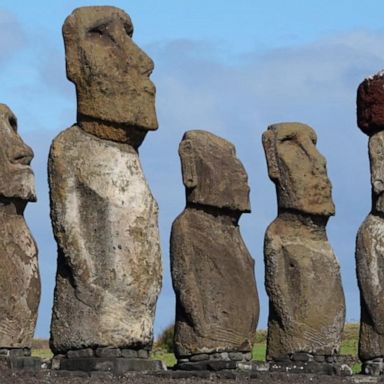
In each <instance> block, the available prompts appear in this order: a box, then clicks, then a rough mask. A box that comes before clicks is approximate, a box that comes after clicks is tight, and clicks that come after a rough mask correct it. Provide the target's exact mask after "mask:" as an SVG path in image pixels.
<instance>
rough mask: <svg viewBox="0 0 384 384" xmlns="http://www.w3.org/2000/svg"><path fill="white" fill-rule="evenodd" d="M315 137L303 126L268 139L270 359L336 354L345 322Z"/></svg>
mask: <svg viewBox="0 0 384 384" xmlns="http://www.w3.org/2000/svg"><path fill="white" fill-rule="evenodd" d="M315 144H316V134H315V132H314V130H313V129H312V128H310V127H309V126H307V125H304V124H300V123H282V124H276V125H272V126H270V127H269V128H268V130H267V131H266V132H264V134H263V145H264V150H265V153H266V157H267V163H268V171H269V176H270V178H271V180H272V181H273V182H274V183H275V184H276V191H277V199H278V207H279V214H278V217H277V218H276V219H275V220H274V221H273V222H272V224H270V226H269V227H268V229H267V231H266V234H265V242H264V259H265V278H266V282H265V284H266V290H267V293H268V296H269V303H270V307H269V320H268V339H267V359H268V360H274V359H276V358H278V357H279V356H284V355H290V354H293V353H296V352H306V353H310V354H313V355H316V354H319V355H333V354H335V353H337V352H338V350H339V347H340V342H341V333H342V330H343V325H344V319H345V303H344V293H343V289H342V285H341V278H340V270H339V265H338V262H337V260H336V257H335V255H334V253H333V251H332V248H331V247H330V245H329V243H328V240H327V234H326V228H325V227H326V224H327V221H328V218H329V216H331V215H333V214H334V204H333V201H332V196H331V184H330V181H329V179H328V177H327V172H326V163H325V159H324V157H323V156H321V155H320V153H319V152H318V151H317V149H316V145H315Z"/></svg>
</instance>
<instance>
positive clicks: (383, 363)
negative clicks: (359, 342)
mask: <svg viewBox="0 0 384 384" xmlns="http://www.w3.org/2000/svg"><path fill="white" fill-rule="evenodd" d="M361 373H363V374H364V375H370V376H381V375H383V374H384V359H383V358H382V357H379V358H376V359H373V360H367V361H364V362H363V364H362V365H361Z"/></svg>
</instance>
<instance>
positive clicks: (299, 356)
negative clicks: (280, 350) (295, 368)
mask: <svg viewBox="0 0 384 384" xmlns="http://www.w3.org/2000/svg"><path fill="white" fill-rule="evenodd" d="M291 360H293V361H301V362H305V361H313V356H312V355H311V354H309V353H304V352H296V353H293V354H292V356H291Z"/></svg>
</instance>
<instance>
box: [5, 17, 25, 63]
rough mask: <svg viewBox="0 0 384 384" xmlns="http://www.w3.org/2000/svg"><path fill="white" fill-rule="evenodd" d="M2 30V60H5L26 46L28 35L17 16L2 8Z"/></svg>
mask: <svg viewBox="0 0 384 384" xmlns="http://www.w3.org/2000/svg"><path fill="white" fill-rule="evenodd" d="M0 30H1V33H0V61H5V60H8V59H10V58H11V57H12V56H13V55H14V53H15V52H17V51H18V50H19V49H20V48H22V47H24V45H25V41H26V37H25V34H24V31H23V29H22V27H21V25H20V24H19V21H18V20H17V19H16V17H15V16H14V15H13V14H11V13H9V12H7V11H4V10H0Z"/></svg>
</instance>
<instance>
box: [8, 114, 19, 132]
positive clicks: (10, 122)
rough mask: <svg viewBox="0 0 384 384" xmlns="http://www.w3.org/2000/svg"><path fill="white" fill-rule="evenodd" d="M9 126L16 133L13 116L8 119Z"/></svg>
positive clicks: (15, 122) (15, 121)
mask: <svg viewBox="0 0 384 384" xmlns="http://www.w3.org/2000/svg"><path fill="white" fill-rule="evenodd" d="M8 122H9V125H10V126H11V127H12V129H13V130H14V131H15V132H16V131H17V120H16V117H15V116H10V117H9V118H8Z"/></svg>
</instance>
